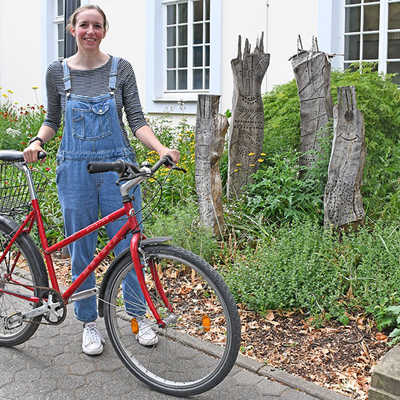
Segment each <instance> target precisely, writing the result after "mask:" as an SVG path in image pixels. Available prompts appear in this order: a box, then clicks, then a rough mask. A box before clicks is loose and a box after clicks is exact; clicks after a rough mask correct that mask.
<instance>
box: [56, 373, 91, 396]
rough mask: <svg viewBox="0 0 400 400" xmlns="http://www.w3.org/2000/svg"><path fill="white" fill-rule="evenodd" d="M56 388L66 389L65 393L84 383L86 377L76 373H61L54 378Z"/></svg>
mask: <svg viewBox="0 0 400 400" xmlns="http://www.w3.org/2000/svg"><path fill="white" fill-rule="evenodd" d="M56 382H57V389H61V390H64V391H66V392H67V393H68V392H70V391H71V389H73V390H75V389H77V388H79V387H81V386H83V385H86V377H84V376H78V375H70V374H69V375H63V376H59V377H58V378H56Z"/></svg>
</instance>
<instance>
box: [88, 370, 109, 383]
mask: <svg viewBox="0 0 400 400" xmlns="http://www.w3.org/2000/svg"><path fill="white" fill-rule="evenodd" d="M85 380H86V381H87V382H88V383H89V382H90V383H97V384H98V385H99V386H100V385H103V384H106V383H108V382H114V381H115V379H114V377H113V374H110V373H109V372H105V371H95V372H92V373H90V374H88V375H86V377H85Z"/></svg>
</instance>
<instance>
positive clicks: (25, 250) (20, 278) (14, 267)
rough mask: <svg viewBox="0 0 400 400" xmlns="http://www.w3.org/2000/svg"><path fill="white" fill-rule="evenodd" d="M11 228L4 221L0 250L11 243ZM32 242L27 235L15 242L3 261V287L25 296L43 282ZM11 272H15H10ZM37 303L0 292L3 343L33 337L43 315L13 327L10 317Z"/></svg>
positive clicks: (0, 342)
mask: <svg viewBox="0 0 400 400" xmlns="http://www.w3.org/2000/svg"><path fill="white" fill-rule="evenodd" d="M8 242H9V238H8V229H7V228H5V227H4V226H3V225H2V224H1V225H0V254H2V252H3V250H4V248H5V246H6V245H7V244H8ZM31 253H32V251H31V249H30V248H29V245H27V244H26V243H25V241H24V240H23V239H21V240H18V241H17V242H15V243H14V244H13V246H12V247H11V249H10V251H9V252H8V253H7V255H6V257H5V259H4V260H3V261H2V262H1V263H0V288H1V289H3V290H6V291H10V292H13V293H18V294H19V295H21V296H34V295H36V294H37V290H34V289H33V286H35V285H40V284H42V282H41V281H40V279H39V278H38V277H36V273H35V272H34V265H33V264H34V263H35V262H36V261H35V259H34V256H32V254H31ZM10 272H12V274H11V275H10ZM34 307H35V305H34V304H32V303H31V302H29V301H27V300H24V299H20V298H18V297H15V296H12V295H7V294H2V293H0V345H3V346H15V345H17V344H21V343H23V342H25V341H26V340H27V339H29V338H30V337H31V336H32V335H33V333H34V332H35V331H36V330H37V328H38V323H39V322H40V319H41V318H40V317H37V318H35V319H34V320H33V321H32V322H24V323H22V325H20V326H17V327H15V328H12V329H10V327H9V326H7V324H6V321H7V318H8V317H10V316H11V315H13V314H18V313H21V314H23V313H25V312H28V311H30V310H32V308H34Z"/></svg>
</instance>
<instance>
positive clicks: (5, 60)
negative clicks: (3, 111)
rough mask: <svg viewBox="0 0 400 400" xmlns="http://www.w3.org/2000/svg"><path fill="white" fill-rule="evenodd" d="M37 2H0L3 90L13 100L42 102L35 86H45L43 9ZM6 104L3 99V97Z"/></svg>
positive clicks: (1, 81)
mask: <svg viewBox="0 0 400 400" xmlns="http://www.w3.org/2000/svg"><path fill="white" fill-rule="evenodd" d="M38 3H39V1H38V0H35V1H26V0H1V1H0V87H2V88H3V89H2V93H4V91H7V90H12V91H13V92H14V94H12V95H10V100H11V101H13V102H15V101H18V102H20V103H25V104H26V103H31V104H32V103H36V102H41V98H40V95H39V93H36V94H35V93H34V91H33V90H32V86H41V84H42V69H41V67H42V65H41V46H42V44H41V41H40V29H41V23H40V22H41V8H40V6H38V5H39V4H38ZM2 99H3V101H4V98H2Z"/></svg>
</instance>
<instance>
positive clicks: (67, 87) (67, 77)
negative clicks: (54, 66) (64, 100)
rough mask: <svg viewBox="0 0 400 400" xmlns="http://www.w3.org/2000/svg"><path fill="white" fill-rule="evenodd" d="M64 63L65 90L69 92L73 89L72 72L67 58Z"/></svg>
mask: <svg viewBox="0 0 400 400" xmlns="http://www.w3.org/2000/svg"><path fill="white" fill-rule="evenodd" d="M62 64H63V72H64V77H63V81H64V90H65V91H66V92H68V91H70V90H71V74H70V72H69V68H68V65H67V60H64V61H63V63H62Z"/></svg>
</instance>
